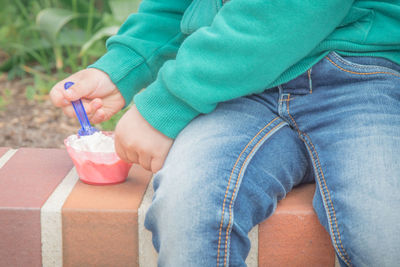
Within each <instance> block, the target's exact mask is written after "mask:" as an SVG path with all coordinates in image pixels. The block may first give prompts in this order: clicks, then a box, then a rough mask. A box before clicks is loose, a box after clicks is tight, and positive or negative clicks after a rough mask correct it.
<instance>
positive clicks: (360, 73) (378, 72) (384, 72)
mask: <svg viewBox="0 0 400 267" xmlns="http://www.w3.org/2000/svg"><path fill="white" fill-rule="evenodd" d="M325 58H326V59H327V60H329V61H330V62H331V63H332V64H333V65H334V66H336V67H337V68H338V69H340V70H342V71H345V72H349V73H352V74H358V75H371V74H389V75H393V76H396V77H400V74H396V73H391V72H386V71H375V72H365V73H363V72H355V71H351V70H346V69H344V68H342V67H340V66H339V65H337V64H336V63H335V62H333V61H332V60H331V59H330V58H329V57H325Z"/></svg>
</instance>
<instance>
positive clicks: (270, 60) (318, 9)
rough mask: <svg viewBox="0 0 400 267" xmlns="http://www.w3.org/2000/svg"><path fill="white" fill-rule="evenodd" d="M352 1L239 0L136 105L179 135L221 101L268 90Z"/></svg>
mask: <svg viewBox="0 0 400 267" xmlns="http://www.w3.org/2000/svg"><path fill="white" fill-rule="evenodd" d="M352 2H353V1H351V0H325V1H319V0H307V1H298V0H290V1H281V0H269V1H265V0H252V1H249V0H231V1H229V2H227V3H226V4H225V5H224V6H223V7H222V8H221V10H220V11H219V12H218V14H217V15H216V17H215V18H214V20H213V22H212V24H211V25H210V26H209V27H202V28H200V29H199V30H197V31H196V32H194V33H193V34H191V35H190V36H189V37H187V38H186V39H185V41H184V42H183V43H182V45H181V47H180V48H179V50H178V54H177V56H176V58H175V59H174V60H169V61H167V62H166V63H165V64H164V65H163V66H162V68H161V69H160V71H159V73H158V77H157V79H156V80H155V81H154V82H153V83H152V84H151V85H150V86H148V87H147V89H146V90H144V91H142V92H141V93H139V94H137V95H136V96H135V99H134V101H135V104H136V107H137V108H138V110H139V112H140V113H141V115H142V116H143V117H144V118H145V119H146V120H147V121H148V122H149V123H150V124H151V125H152V126H153V127H154V128H156V129H158V130H159V131H161V132H162V133H164V134H165V135H167V136H169V137H171V138H175V137H176V136H177V134H178V133H179V132H180V131H181V130H182V129H183V128H184V127H185V126H186V125H187V124H188V123H189V122H190V121H191V120H192V119H193V118H194V117H196V116H197V115H199V114H201V113H209V112H211V111H212V110H214V109H215V108H216V105H217V104H218V103H219V102H222V101H227V100H231V99H234V98H237V97H241V96H244V95H248V94H251V93H258V92H262V91H264V90H265V88H268V87H266V86H268V85H270V84H272V83H273V81H274V80H276V79H277V78H278V77H279V76H280V75H281V74H282V73H283V72H284V71H285V70H287V69H288V68H290V67H291V66H292V65H294V64H295V63H297V62H298V61H300V60H301V59H302V58H304V57H305V56H307V54H308V53H310V52H311V51H312V50H313V49H314V48H315V47H316V46H317V45H318V44H319V43H320V42H321V41H322V40H324V39H325V38H326V37H327V36H328V35H329V34H330V33H331V32H332V31H333V30H334V29H335V28H336V27H337V26H338V25H339V24H340V22H341V21H342V19H343V18H344V17H345V15H346V14H347V12H348V11H349V9H350V7H351V5H352Z"/></svg>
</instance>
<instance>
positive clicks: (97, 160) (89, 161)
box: [64, 132, 132, 185]
mask: <svg viewBox="0 0 400 267" xmlns="http://www.w3.org/2000/svg"><path fill="white" fill-rule="evenodd" d="M104 134H107V135H110V136H112V137H113V138H114V136H113V135H112V133H108V132H104ZM70 138H71V136H69V137H68V138H66V139H65V140H64V144H65V146H66V148H67V151H68V154H69V156H70V157H71V159H72V161H73V163H74V165H75V168H76V171H77V172H78V175H79V179H80V180H81V181H82V182H84V183H87V184H92V185H109V184H118V183H122V182H124V181H125V180H126V177H127V176H128V173H129V170H130V168H131V166H132V164H130V163H127V162H125V161H123V160H121V159H120V158H119V157H118V155H117V153H115V152H88V151H83V150H76V149H74V148H73V147H71V145H70V143H69V139H70Z"/></svg>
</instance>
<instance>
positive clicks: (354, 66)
mask: <svg viewBox="0 0 400 267" xmlns="http://www.w3.org/2000/svg"><path fill="white" fill-rule="evenodd" d="M332 56H333V57H334V58H336V59H337V60H338V61H340V62H342V63H343V64H345V65H347V66H350V67H353V68H359V69H371V68H384V69H389V70H391V71H393V72H395V73H396V72H397V73H398V71H396V70H393V69H391V68H388V67H384V66H378V65H361V64H357V63H352V62H349V61H346V60H345V59H344V58H342V57H340V56H339V55H338V54H337V53H335V52H332Z"/></svg>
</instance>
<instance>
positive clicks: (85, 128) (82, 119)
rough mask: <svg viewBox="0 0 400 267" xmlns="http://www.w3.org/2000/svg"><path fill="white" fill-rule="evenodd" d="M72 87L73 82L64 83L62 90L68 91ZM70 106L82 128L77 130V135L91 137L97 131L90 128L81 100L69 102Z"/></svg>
mask: <svg viewBox="0 0 400 267" xmlns="http://www.w3.org/2000/svg"><path fill="white" fill-rule="evenodd" d="M72 85H74V83H73V82H66V83H65V84H64V89H65V90H68V88H70V87H71V86H72ZM71 103H72V106H73V107H74V110H75V113H76V116H77V117H78V120H79V123H80V124H81V126H82V129H80V130H79V132H78V134H79V135H91V134H93V133H94V132H96V131H97V129H96V128H94V127H92V126H91V125H90V122H89V119H88V117H87V114H86V111H85V108H84V107H83V104H82V100H80V99H79V100H75V101H71Z"/></svg>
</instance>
